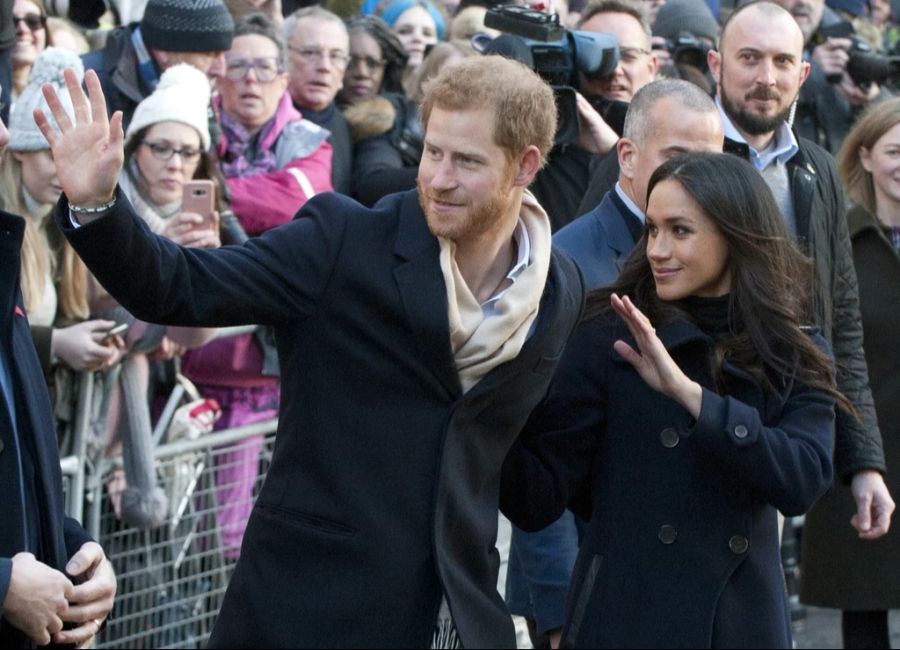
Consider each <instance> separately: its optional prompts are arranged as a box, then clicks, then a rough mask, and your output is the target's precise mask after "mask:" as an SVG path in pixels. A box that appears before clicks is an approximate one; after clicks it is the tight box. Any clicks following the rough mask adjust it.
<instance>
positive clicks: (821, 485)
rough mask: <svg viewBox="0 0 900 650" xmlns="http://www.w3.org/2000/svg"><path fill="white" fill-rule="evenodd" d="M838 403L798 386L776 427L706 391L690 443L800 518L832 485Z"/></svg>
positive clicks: (729, 399)
mask: <svg viewBox="0 0 900 650" xmlns="http://www.w3.org/2000/svg"><path fill="white" fill-rule="evenodd" d="M833 429H834V399H833V398H832V397H831V396H830V395H827V394H826V393H823V392H821V391H818V390H813V389H810V388H806V387H803V386H798V385H795V388H794V390H793V391H792V392H791V394H790V396H789V397H788V399H787V402H786V404H785V406H784V408H783V410H782V412H781V417H780V418H779V420H778V421H777V422H775V423H773V424H772V425H771V426H766V425H765V424H763V422H762V419H761V417H760V413H759V411H758V410H757V409H756V408H754V407H752V406H750V405H748V404H745V403H744V402H741V401H739V400H737V399H735V398H734V397H729V396H722V395H717V394H716V393H714V392H712V391H710V390H709V389H707V388H704V389H703V401H702V406H701V408H700V415H699V417H698V418H697V422H696V424H695V425H694V427H693V428H692V429H691V431H690V432H689V435H688V439H689V440H690V442H691V444H692V445H693V446H694V448H696V449H698V450H699V451H700V452H701V453H706V454H710V455H712V456H713V457H714V458H715V459H716V460H717V461H718V462H720V463H721V464H722V465H723V466H725V467H727V468H728V469H729V471H730V473H733V474H734V475H735V476H737V477H739V478H740V479H741V480H743V481H744V483H745V484H746V485H747V487H748V489H749V490H750V491H751V495H752V496H753V497H755V498H756V499H757V500H759V501H761V502H764V503H769V504H771V505H773V506H775V507H776V508H777V509H778V510H779V511H780V512H782V513H783V514H785V515H788V516H794V515H800V514H803V513H805V512H806V511H807V510H809V508H810V507H812V505H813V504H814V503H815V502H816V500H817V499H818V498H819V497H821V496H822V495H823V494H824V493H825V491H826V490H828V488H829V487H830V486H831V481H832V477H833V473H832V458H831V441H832V431H833Z"/></svg>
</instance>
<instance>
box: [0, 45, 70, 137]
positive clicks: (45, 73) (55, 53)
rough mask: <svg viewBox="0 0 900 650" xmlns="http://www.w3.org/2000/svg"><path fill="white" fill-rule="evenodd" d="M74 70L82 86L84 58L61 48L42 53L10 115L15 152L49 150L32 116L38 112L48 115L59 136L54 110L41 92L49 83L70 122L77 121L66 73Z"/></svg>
mask: <svg viewBox="0 0 900 650" xmlns="http://www.w3.org/2000/svg"><path fill="white" fill-rule="evenodd" d="M66 68H72V69H73V70H74V71H75V75H76V76H77V77H78V82H79V83H81V82H82V80H83V79H84V65H82V63H81V58H79V56H78V55H77V54H75V53H74V52H70V51H68V50H63V49H61V48H58V47H48V48H47V49H46V50H44V51H43V52H41V53H40V54H39V55H38V57H37V59H36V60H35V62H34V65H33V66H31V75H30V76H29V77H28V85H27V86H25V90H23V91H22V94H21V95H19V97H18V98H17V99H16V101H15V104H13V107H12V111H11V112H10V115H9V145H8V148H9V149H10V150H11V151H42V150H43V149H49V148H50V144H49V143H48V142H47V139H46V138H45V137H44V134H43V133H41V130H40V129H39V128H38V127H37V124H35V121H34V116H33V115H32V112H33V111H34V109H35V108H40V109H41V110H43V111H44V115H46V116H47V117H48V118H50V123H51V124H53V128H54V129H56V131H57V132H59V128H58V127H57V126H56V124H55V122H54V120H53V116H52V115H51V114H50V107H49V106H47V100H46V99H44V95H43V93H42V92H41V86H43V85H44V84H45V83H48V84H50V85H51V86H53V89H54V90H55V91H56V94H57V95H59V99H60V101H61V102H62V105H63V107H64V108H65V109H66V113H68V114H69V118H70V119H71V118H73V117H74V114H75V112H74V109H73V108H72V98H71V97H69V91H68V90H66V80H65V78H64V77H63V70H65V69H66Z"/></svg>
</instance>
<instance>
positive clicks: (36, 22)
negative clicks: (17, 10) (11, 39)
mask: <svg viewBox="0 0 900 650" xmlns="http://www.w3.org/2000/svg"><path fill="white" fill-rule="evenodd" d="M19 23H25V27H27V28H28V29H30V30H31V31H33V32H36V31H37V30H39V29H43V28H44V27H46V25H47V17H46V16H42V15H41V14H25V15H24V16H13V24H14V25H15V26H16V27H17V28H18V26H19Z"/></svg>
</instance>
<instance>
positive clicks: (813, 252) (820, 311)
mask: <svg viewBox="0 0 900 650" xmlns="http://www.w3.org/2000/svg"><path fill="white" fill-rule="evenodd" d="M797 141H798V144H799V145H800V150H799V151H798V152H797V153H796V154H795V155H794V156H793V158H791V159H790V160H789V161H788V164H787V167H788V174H789V178H790V183H791V200H792V201H793V203H794V215H795V217H796V219H797V240H798V241H797V243H798V245H799V246H800V250H802V251H804V252H805V253H806V254H807V255H809V256H810V257H811V258H812V260H813V274H814V279H813V285H812V286H813V291H812V312H813V313H812V322H813V324H815V325H816V327H818V328H819V329H820V330H821V332H822V335H823V336H824V337H825V339H826V340H827V341H828V343H829V344H830V345H831V347H832V350H833V352H834V359H835V365H836V366H837V387H838V389H839V390H840V391H841V392H842V393H844V395H846V396H847V397H848V398H849V399H850V401H851V402H852V403H853V405H854V406H855V407H856V410H857V411H858V413H859V420H858V421H857V420H856V419H855V418H854V417H853V416H851V415H849V414H848V413H846V412H844V411H843V410H842V409H839V410H838V414H837V433H836V436H835V446H834V471H835V476H837V478H838V479H840V480H843V481H845V482H847V481H849V480H850V479H851V478H853V475H854V474H856V473H857V472H859V471H861V470H864V469H876V470H881V471H884V470H885V462H884V451H883V450H882V443H881V433H880V431H879V430H878V421H877V418H876V416H875V405H874V402H873V400H872V391H871V390H870V389H869V373H868V370H867V368H866V357H865V353H864V352H863V329H862V321H861V317H860V312H859V289H858V287H857V282H856V270H855V269H854V268H853V251H852V248H851V245H850V234H849V232H848V230H847V219H846V208H845V206H844V193H843V191H842V190H841V182H840V179H839V178H838V175H837V169H836V168H835V165H834V159H833V158H832V157H831V155H829V154H828V152H827V151H825V150H824V149H822V148H821V147H819V146H818V145H816V144H814V143H812V142H810V141H809V140H806V139H804V138H797ZM725 151H726V153H734V154H737V155H740V156H742V157H744V158H748V152H749V150H748V148H747V145H745V144H744V145H742V144H738V143H736V142H734V141H732V140H729V139H727V138H726V139H725ZM815 516H816V515H815V510H814V511H813V517H814V518H815Z"/></svg>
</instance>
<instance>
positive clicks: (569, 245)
mask: <svg viewBox="0 0 900 650" xmlns="http://www.w3.org/2000/svg"><path fill="white" fill-rule="evenodd" d="M615 191H616V190H615V188H613V189H611V190H610V191H609V192H607V193H606V196H604V197H603V200H602V201H601V202H600V204H599V205H598V206H597V207H596V208H594V209H593V210H591V211H590V212H588V213H587V214H583V215H581V216H580V217H578V218H577V219H575V221H573V222H572V223H570V224H569V225H567V226H566V227H565V228H563V229H562V230H560V231H559V232H557V233H556V234H555V235H554V236H553V244H554V245H555V246H557V247H558V248H561V249H562V250H564V251H566V252H567V253H568V254H569V255H571V256H572V259H574V260H575V263H576V264H577V265H578V268H579V270H580V271H581V274H582V275H583V276H584V286H585V289H586V290H587V291H590V290H591V289H596V288H598V287H602V286H604V285H608V284H611V283H613V282H614V281H615V279H616V278H617V277H619V273H621V272H622V266H623V265H624V264H625V260H626V258H627V257H628V255H629V254H630V253H631V250H632V249H633V248H634V245H635V239H634V236H633V235H632V234H631V231H630V230H629V229H628V226H627V225H626V223H625V219H633V218H634V217H633V216H631V215H627V214H623V213H622V210H621V209H620V208H619V205H617V201H616V200H615V199H614V198H613V193H614V192H615Z"/></svg>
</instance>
